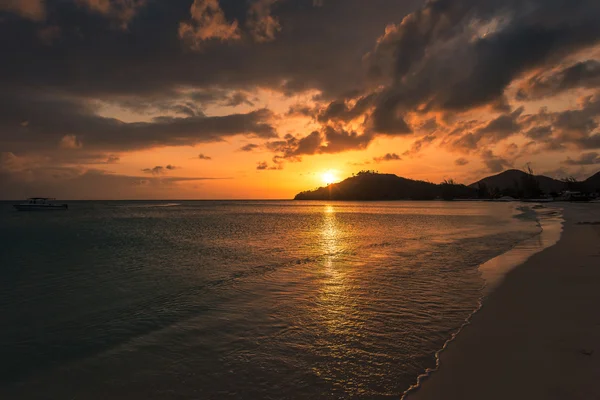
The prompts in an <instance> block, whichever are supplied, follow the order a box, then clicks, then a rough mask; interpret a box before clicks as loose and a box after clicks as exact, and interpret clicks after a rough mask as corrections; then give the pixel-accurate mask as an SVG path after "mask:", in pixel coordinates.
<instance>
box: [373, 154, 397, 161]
mask: <svg viewBox="0 0 600 400" xmlns="http://www.w3.org/2000/svg"><path fill="white" fill-rule="evenodd" d="M399 160H402V158H400V156H399V155H398V154H396V153H387V154H386V155H384V156H381V157H373V161H375V162H376V163H380V162H383V161H399Z"/></svg>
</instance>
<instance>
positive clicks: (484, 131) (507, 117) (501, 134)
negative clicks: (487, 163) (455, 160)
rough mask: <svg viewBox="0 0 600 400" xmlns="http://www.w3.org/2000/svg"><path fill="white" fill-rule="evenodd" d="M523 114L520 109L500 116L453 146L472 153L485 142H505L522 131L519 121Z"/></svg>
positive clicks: (469, 132)
mask: <svg viewBox="0 0 600 400" xmlns="http://www.w3.org/2000/svg"><path fill="white" fill-rule="evenodd" d="M522 113H523V108H518V109H517V110H515V111H513V112H512V113H510V114H504V115H500V116H499V117H496V118H495V119H492V120H491V121H489V122H487V123H485V124H484V125H483V126H481V127H479V128H477V129H475V130H473V131H468V132H467V133H465V134H464V135H462V136H461V137H459V138H458V139H455V140H454V141H452V145H451V146H452V147H453V148H454V149H457V150H464V151H470V150H475V149H477V148H478V147H479V146H480V145H481V143H482V142H483V141H485V142H490V143H497V142H499V141H501V140H504V139H506V138H508V137H510V136H512V135H514V134H515V133H518V132H519V131H520V129H521V125H520V124H519V123H518V119H519V117H520V116H521V114H522Z"/></svg>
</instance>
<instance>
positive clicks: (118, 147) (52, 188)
mask: <svg viewBox="0 0 600 400" xmlns="http://www.w3.org/2000/svg"><path fill="white" fill-rule="evenodd" d="M557 1H558V2H559V3H560V2H561V1H567V0H557ZM438 2H440V3H446V2H448V4H447V5H446V7H447V8H443V7H439V8H436V7H435V4H434V3H435V2H433V3H431V2H430V3H428V2H424V1H420V0H411V1H407V2H401V4H400V3H399V2H397V1H392V0H374V2H373V3H368V4H367V3H365V2H364V1H363V0H348V1H341V0H327V1H325V2H313V1H312V0H310V1H309V0H252V1H249V2H244V4H242V3H243V2H240V3H233V2H231V3H228V2H225V1H218V0H187V1H183V2H177V4H176V3H170V2H169V3H160V4H159V3H154V2H149V1H142V0H140V1H134V2H126V3H124V2H118V1H114V0H108V1H106V2H102V5H101V6H99V5H98V3H97V2H94V1H91V0H77V1H75V0H73V1H71V0H67V1H65V2H64V4H62V6H61V7H58V6H57V5H56V4H54V3H53V2H44V1H42V0H32V1H31V2H22V3H21V2H9V3H7V4H4V3H2V4H0V35H2V37H6V38H9V37H10V38H13V39H12V40H13V42H14V43H19V44H20V48H16V47H15V46H12V45H11V42H9V41H6V42H1V43H0V51H2V52H3V54H7V55H8V58H7V59H8V60H10V61H9V62H8V63H4V64H3V66H2V67H0V80H2V82H3V85H4V87H5V90H4V91H3V93H2V94H1V95H0V105H3V107H1V110H0V184H1V185H2V186H3V188H4V189H5V190H4V191H3V192H2V193H0V198H10V199H13V198H22V197H27V196H54V197H59V198H73V199H78V198H81V199H95V198H103V199H119V198H126V199H140V198H154V199H156V198H164V199H196V198H197V199H229V198H231V199H286V198H292V197H293V196H294V195H295V194H296V193H298V192H300V191H303V190H308V189H313V188H316V187H318V186H322V185H324V184H326V183H329V181H332V180H342V179H344V178H345V177H348V176H351V175H352V174H353V173H356V172H358V171H360V170H364V169H368V170H376V171H379V172H382V173H393V174H397V175H400V176H404V177H408V178H413V179H420V180H428V181H432V182H440V181H442V180H443V179H450V178H451V179H454V180H455V181H458V182H462V183H466V184H470V183H472V182H474V181H476V180H478V179H480V178H482V177H484V176H487V175H491V174H495V173H498V172H501V171H502V170H504V169H508V168H518V169H522V168H525V167H526V166H527V165H531V166H532V167H533V169H534V171H535V172H536V173H543V174H547V175H550V176H553V177H556V178H563V177H566V176H569V175H573V176H576V177H578V178H584V177H586V176H589V175H591V174H592V173H594V172H596V171H597V170H598V169H599V168H600V154H599V152H600V131H599V130H598V126H599V125H600V29H597V23H596V22H597V19H594V18H593V17H594V16H595V15H596V13H599V14H600V10H599V9H598V8H599V7H598V6H597V4H596V3H594V2H583V3H585V4H581V5H577V6H576V7H575V6H574V7H570V6H569V7H567V8H565V7H563V8H556V9H555V8H553V7H546V5H545V4H544V3H543V0H536V1H534V2H533V3H532V5H531V7H530V8H523V7H522V4H520V3H514V4H513V3H511V4H510V5H508V4H504V5H503V4H501V2H499V1H496V0H484V1H482V2H481V3H477V4H475V3H473V4H472V3H469V2H468V1H467V0H455V1H449V0H438ZM246 3H248V4H246ZM462 3H464V7H463V6H461V4H462ZM467 3H468V4H467ZM538 3H539V4H538ZM588 3H589V4H588ZM569 4H570V3H569ZM508 8H510V10H508ZM465 10H468V11H469V12H465ZM508 11H510V12H508ZM525 17H526V18H525ZM598 17H600V15H598ZM594 21H596V22H594ZM563 22H564V23H566V24H567V25H566V26H569V29H570V31H569V30H566V31H564V30H562V31H561V32H562V33H561V34H562V36H561V37H562V39H563V40H561V41H556V40H553V39H552V38H553V37H554V36H552V35H553V33H552V32H553V31H552V29H555V28H556V29H559V28H560V26H562V25H560V24H561V23H563ZM553 24H555V25H553ZM532 27H533V28H536V29H539V30H540V32H546V31H547V32H549V33H548V35H547V36H544V35H545V34H546V33H540V34H538V35H537V36H536V35H532V34H531V32H534V31H535V29H533V30H532V29H531V28H532ZM542 28H543V29H542ZM560 29H563V28H560ZM582 32H583V33H585V34H583V33H582ZM523 48H525V49H526V50H525V51H523Z"/></svg>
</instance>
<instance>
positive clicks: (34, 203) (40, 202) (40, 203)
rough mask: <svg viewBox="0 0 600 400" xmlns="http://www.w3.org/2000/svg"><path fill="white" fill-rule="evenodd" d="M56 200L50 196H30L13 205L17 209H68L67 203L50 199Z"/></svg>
mask: <svg viewBox="0 0 600 400" xmlns="http://www.w3.org/2000/svg"><path fill="white" fill-rule="evenodd" d="M53 200H56V199H53V198H51V197H31V198H29V199H27V202H26V203H21V204H15V205H14V207H15V208H16V209H17V210H19V211H49V210H68V209H69V206H68V205H67V204H54V203H51V201H53Z"/></svg>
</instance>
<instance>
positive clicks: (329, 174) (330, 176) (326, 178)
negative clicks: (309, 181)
mask: <svg viewBox="0 0 600 400" xmlns="http://www.w3.org/2000/svg"><path fill="white" fill-rule="evenodd" d="M321 180H322V181H323V183H324V184H326V185H331V184H332V183H334V182H337V181H338V178H337V176H336V175H335V172H334V171H326V172H323V174H321Z"/></svg>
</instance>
